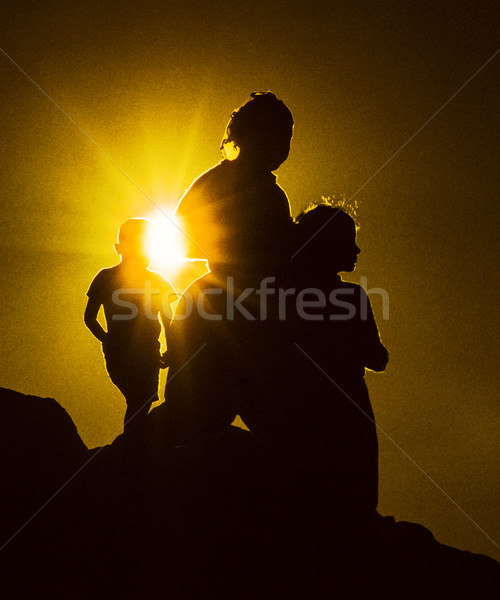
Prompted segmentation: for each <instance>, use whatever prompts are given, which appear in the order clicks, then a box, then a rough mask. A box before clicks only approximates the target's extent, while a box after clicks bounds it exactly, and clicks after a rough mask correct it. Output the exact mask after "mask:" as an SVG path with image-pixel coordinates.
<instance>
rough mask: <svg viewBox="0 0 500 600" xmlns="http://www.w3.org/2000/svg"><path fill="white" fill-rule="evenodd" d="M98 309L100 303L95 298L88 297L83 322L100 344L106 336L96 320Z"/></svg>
mask: <svg viewBox="0 0 500 600" xmlns="http://www.w3.org/2000/svg"><path fill="white" fill-rule="evenodd" d="M100 308H101V302H99V300H96V299H95V298H90V297H89V300H88V302H87V307H86V308H85V314H84V316H83V320H84V321H85V325H86V326H87V327H88V328H89V329H90V331H91V332H92V333H93V334H94V336H95V337H96V338H97V339H98V340H99V341H100V342H104V340H105V339H106V337H107V335H108V334H107V333H106V331H104V329H103V328H102V327H101V324H100V323H99V321H98V320H97V314H98V313H99V309H100Z"/></svg>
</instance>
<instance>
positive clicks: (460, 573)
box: [0, 389, 500, 600]
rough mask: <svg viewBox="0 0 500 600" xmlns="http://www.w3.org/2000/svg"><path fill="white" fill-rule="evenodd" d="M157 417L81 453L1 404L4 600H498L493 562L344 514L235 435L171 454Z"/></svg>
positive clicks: (326, 488) (300, 475) (51, 413)
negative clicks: (47, 599)
mask: <svg viewBox="0 0 500 600" xmlns="http://www.w3.org/2000/svg"><path fill="white" fill-rule="evenodd" d="M156 410H158V409H156ZM159 414H161V413H157V414H156V415H155V411H153V412H152V413H151V414H150V417H151V419H150V423H149V424H148V428H147V430H146V431H142V432H140V433H138V434H137V435H136V436H134V437H133V438H130V439H126V438H125V437H124V436H120V437H119V438H118V439H117V440H115V442H114V443H113V444H112V445H111V446H106V447H104V448H100V449H94V450H88V449H87V448H86V447H85V445H84V444H83V442H82V441H81V439H80V438H79V436H78V433H77V431H76V428H75V426H74V424H73V422H72V421H71V419H70V417H69V416H68V414H67V413H66V412H65V411H64V409H63V408H62V407H61V406H60V405H59V404H58V403H57V402H56V401H55V400H52V399H49V398H38V397H34V396H24V395H22V394H19V393H17V392H13V391H11V390H5V389H0V428H1V435H0V445H1V462H0V464H1V473H2V484H3V485H2V498H1V502H2V506H1V510H2V518H1V524H0V536H1V540H0V545H2V546H3V547H2V550H1V551H0V565H1V570H2V572H1V577H0V588H1V589H0V593H1V594H2V597H3V598H21V599H24V598H33V597H46V596H47V597H48V596H49V595H50V596H51V597H52V598H64V599H66V598H71V599H85V600H96V599H102V600H110V599H114V598H117V599H118V598H120V599H122V598H126V599H129V598H130V599H143V598H144V599H156V598H162V599H166V600H177V599H179V600H181V599H182V600H184V599H189V600H191V599H196V600H202V599H212V598H214V599H220V600H224V599H226V598H227V599H234V600H238V599H250V598H251V599H255V600H257V599H258V600H267V599H269V600H271V599H273V600H274V599H280V600H281V599H289V598H304V599H316V598H318V599H320V598H321V599H322V598H384V599H388V598H389V599H392V598H394V599H396V598H397V599H400V598H422V597H438V596H441V597H442V598H474V599H476V598H493V597H498V594H499V592H500V565H499V564H498V563H497V562H496V561H494V560H493V559H491V558H488V557H486V556H481V555H476V554H471V553H469V552H463V551H459V550H456V549H454V548H450V547H448V546H444V545H442V544H439V543H438V542H437V541H436V540H435V539H434V537H433V536H432V534H431V532H430V531H428V530H427V529H425V528H424V527H422V526H421V525H416V524H412V523H406V522H395V521H394V519H392V518H391V517H382V516H380V515H378V514H374V515H365V516H362V515H358V514H354V513H353V511H352V510H350V509H349V507H347V506H344V507H341V506H339V505H338V504H337V503H336V501H335V493H332V486H331V485H330V482H329V481H328V473H323V474H319V475H318V473H316V474H315V476H314V477H310V476H309V475H308V474H307V473H305V472H300V470H297V469H295V468H292V467H290V466H285V465H284V464H282V463H280V462H279V461H276V460H275V459H272V458H271V456H270V455H269V453H268V452H265V451H264V450H263V449H262V447H261V446H260V445H259V444H258V443H257V442H256V440H255V438H254V437H253V436H252V435H251V434H250V433H248V432H246V431H243V430H241V429H238V428H234V427H231V428H229V429H228V430H227V431H226V432H225V433H224V434H221V435H220V436H217V437H213V438H210V439H203V440H200V441H198V442H197V443H195V444H192V445H190V446H189V447H179V446H178V447H172V446H171V445H169V443H168V440H167V439H166V438H167V437H168V435H166V430H165V427H164V424H162V422H161V421H162V419H161V418H158V415H159ZM48 500H50V501H48ZM41 507H43V508H42V510H39V509H40V508H41ZM37 511H38V512H37ZM35 513H36V514H35ZM33 515H35V516H33Z"/></svg>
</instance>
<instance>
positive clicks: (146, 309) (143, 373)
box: [84, 219, 177, 431]
mask: <svg viewBox="0 0 500 600" xmlns="http://www.w3.org/2000/svg"><path fill="white" fill-rule="evenodd" d="M151 227H152V223H151V222H150V221H149V220H148V219H129V220H127V221H125V222H124V223H123V225H122V226H121V227H120V230H119V232H118V243H116V244H115V245H114V248H115V251H116V252H117V254H119V255H120V257H121V260H120V263H119V264H117V265H115V266H113V267H110V268H106V269H102V270H101V271H99V273H98V274H97V275H96V276H95V278H94V280H93V281H92V283H91V284H90V287H89V290H88V292H87V296H88V303H87V307H86V310H85V317H84V320H85V324H86V325H87V327H88V328H89V329H90V331H91V332H92V333H93V334H94V336H95V337H96V338H97V339H98V340H99V341H100V342H102V347H103V352H104V357H105V361H106V368H107V371H108V374H109V376H110V378H111V381H112V382H113V383H114V384H115V385H116V386H117V387H118V389H119V390H120V391H121V392H122V394H123V395H124V396H125V399H126V402H127V410H126V413H125V423H124V430H125V431H128V430H129V429H130V428H134V427H136V426H137V425H139V424H140V423H141V422H144V419H145V418H146V416H147V414H148V412H149V409H150V408H151V404H152V403H153V402H155V401H156V400H157V399H158V381H159V371H160V368H162V367H163V366H164V364H163V362H162V361H163V359H162V357H161V353H160V346H161V344H160V341H159V336H160V333H161V323H160V319H161V321H163V322H164V323H165V320H166V319H169V318H170V317H171V315H170V314H169V311H170V303H171V302H173V301H175V300H176V299H177V296H176V294H175V290H174V289H173V288H172V286H171V285H170V283H169V282H168V281H167V280H166V279H165V278H164V277H162V276H161V275H160V274H159V273H155V272H153V271H150V270H149V269H148V267H149V265H150V263H151V252H150V251H149V249H148V236H149V234H150V231H151ZM101 306H103V308H104V315H105V319H106V326H107V331H105V330H104V329H103V328H102V327H101V325H100V324H99V322H98V320H97V315H98V312H99V309H100V307H101Z"/></svg>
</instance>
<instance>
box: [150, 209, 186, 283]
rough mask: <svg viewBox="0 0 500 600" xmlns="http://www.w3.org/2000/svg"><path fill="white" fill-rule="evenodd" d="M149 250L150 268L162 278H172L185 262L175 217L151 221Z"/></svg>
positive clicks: (183, 242)
mask: <svg viewBox="0 0 500 600" xmlns="http://www.w3.org/2000/svg"><path fill="white" fill-rule="evenodd" d="M151 220H152V221H153V227H152V230H151V235H150V239H149V240H148V243H149V250H150V252H151V256H152V262H151V268H152V269H154V270H155V271H158V272H159V273H161V274H162V275H163V276H164V277H166V278H167V279H168V278H171V277H173V276H174V275H175V274H176V273H177V272H178V271H179V269H180V268H181V267H182V265H183V264H184V261H185V240H184V234H183V233H182V230H181V229H180V227H179V225H178V223H177V222H176V220H175V217H172V216H170V217H166V216H165V217H156V218H154V219H151Z"/></svg>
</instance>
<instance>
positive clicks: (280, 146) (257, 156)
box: [221, 92, 293, 171]
mask: <svg viewBox="0 0 500 600" xmlns="http://www.w3.org/2000/svg"><path fill="white" fill-rule="evenodd" d="M250 96H251V99H250V100H248V102H245V104H243V105H242V106H240V108H238V109H237V110H235V111H234V112H233V114H232V115H231V119H230V120H229V123H228V124H227V127H226V132H225V134H224V138H223V139H222V143H221V150H222V153H223V155H224V157H225V158H226V159H228V160H235V159H237V160H239V161H242V162H246V163H248V164H250V165H252V166H254V167H256V168H259V169H262V170H265V171H274V170H275V169H277V168H278V167H279V166H280V165H281V163H282V162H284V161H285V160H286V158H287V157H288V154H289V152H290V141H291V139H292V135H293V117H292V113H291V112H290V110H289V109H288V108H287V106H286V105H285V103H284V102H282V101H281V100H279V99H278V98H277V97H276V96H275V95H274V94H273V93H272V92H253V93H252V94H250Z"/></svg>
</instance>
